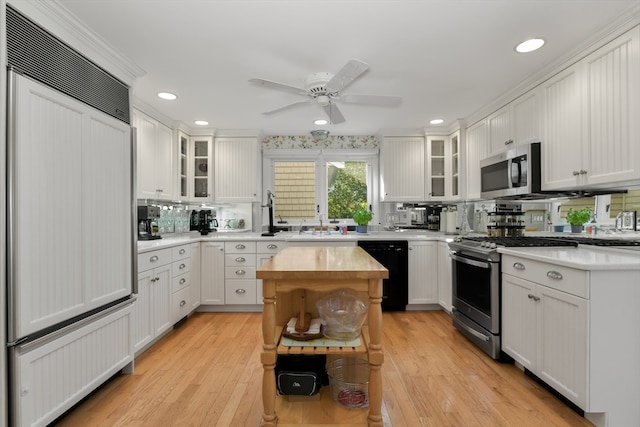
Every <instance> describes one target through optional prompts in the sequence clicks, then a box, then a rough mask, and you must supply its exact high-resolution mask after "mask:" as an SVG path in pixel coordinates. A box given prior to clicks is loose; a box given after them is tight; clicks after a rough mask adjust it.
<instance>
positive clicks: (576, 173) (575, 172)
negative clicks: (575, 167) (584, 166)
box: [572, 171, 580, 176]
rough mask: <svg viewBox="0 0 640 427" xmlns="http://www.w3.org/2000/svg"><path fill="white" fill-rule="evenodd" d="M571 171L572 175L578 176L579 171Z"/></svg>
mask: <svg viewBox="0 0 640 427" xmlns="http://www.w3.org/2000/svg"><path fill="white" fill-rule="evenodd" d="M572 173H573V176H578V175H580V172H578V171H573V172H572Z"/></svg>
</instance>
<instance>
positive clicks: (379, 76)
mask: <svg viewBox="0 0 640 427" xmlns="http://www.w3.org/2000/svg"><path fill="white" fill-rule="evenodd" d="M57 1H58V3H59V4H61V5H62V6H64V7H65V8H67V9H68V10H69V11H70V12H71V13H72V14H74V15H76V16H77V17H78V18H79V19H80V20H81V21H83V22H84V23H85V24H87V25H88V26H89V27H90V28H91V29H92V30H93V31H95V33H96V34H98V35H99V36H100V37H101V38H103V39H104V40H105V41H106V42H108V43H109V44H111V45H112V46H113V47H114V48H115V49H116V50H117V51H119V52H120V53H122V54H123V55H124V56H125V57H127V58H129V59H130V60H131V61H132V62H134V63H135V64H136V65H137V66H139V67H141V68H142V69H143V70H144V71H145V72H146V74H145V75H144V76H142V77H141V78H139V79H138V80H137V81H136V82H135V83H134V85H133V89H134V96H135V97H136V98H137V99H140V100H142V101H143V102H144V103H145V104H147V105H148V106H150V107H152V108H153V109H155V110H156V111H157V112H160V113H161V114H163V115H164V116H166V117H169V118H171V119H173V120H176V121H179V122H183V123H184V124H186V125H187V126H188V127H191V128H195V126H194V125H193V121H194V120H196V119H202V120H207V121H209V123H210V127H212V128H215V129H217V130H230V129H234V130H235V129H249V130H255V131H257V132H259V133H261V134H264V135H303V134H307V133H308V132H309V131H310V130H312V129H315V128H317V126H315V125H314V124H313V123H312V121H313V120H314V119H316V118H323V117H324V112H323V110H322V109H321V108H320V107H319V106H317V105H314V104H310V105H305V106H303V107H300V108H297V109H292V110H288V111H283V112H280V113H277V114H274V115H270V116H264V115H262V114H261V113H262V112H264V111H268V110H272V109H275V108H278V107H281V106H283V105H286V104H289V103H292V102H296V101H300V100H303V99H304V98H303V97H301V96H298V95H295V94H292V93H285V92H279V91H276V90H273V89H269V88H265V87H259V86H255V85H251V84H249V83H248V80H249V79H250V78H252V77H259V78H263V79H267V80H275V81H277V82H281V83H285V84H289V85H292V86H298V87H304V80H305V77H306V76H307V75H308V74H310V73H314V72H324V71H327V72H332V73H336V72H337V71H338V70H339V69H340V68H341V67H342V66H343V65H344V64H345V63H346V62H347V60H349V59H350V58H357V59H360V60H362V61H364V62H367V63H368V64H369V65H370V69H369V70H368V71H367V72H366V73H365V74H364V75H362V76H361V77H360V78H359V79H357V80H356V81H355V82H353V83H352V84H351V85H350V86H349V87H348V88H347V90H345V91H344V92H345V93H347V92H348V93H361V94H362V93H364V94H374V95H395V96H400V97H402V98H403V102H402V104H401V105H400V106H399V107H393V108H383V107H371V106H360V105H346V104H338V105H339V106H340V109H341V111H342V113H343V115H344V116H345V118H346V122H345V123H342V124H338V125H326V126H323V127H322V128H325V129H328V130H329V131H330V132H331V133H332V134H334V135H367V134H376V133H378V132H380V131H381V130H388V129H423V128H424V127H425V126H429V125H428V121H429V120H430V119H432V118H444V119H445V124H444V125H443V127H445V128H446V127H447V126H450V125H451V123H452V122H453V121H455V120H456V119H459V118H463V119H469V118H470V117H473V116H474V114H476V113H477V112H478V111H479V110H480V109H482V108H483V107H485V106H487V105H489V104H491V103H493V102H495V100H496V99H499V98H501V97H503V96H504V95H505V94H506V93H507V92H509V91H511V90H513V89H514V88H515V87H522V85H523V84H524V85H525V86H526V84H527V82H529V83H528V84H530V82H531V81H534V80H535V79H536V78H539V77H540V76H541V73H542V72H544V71H545V70H546V71H548V69H549V67H551V66H556V65H557V64H559V61H564V60H566V59H568V58H569V57H570V56H572V55H575V54H576V53H578V51H579V49H582V48H584V47H586V45H588V44H591V43H593V42H594V41H595V39H596V38H599V37H602V36H603V35H605V33H606V31H608V30H610V29H611V26H612V24H615V23H619V22H620V21H621V19H624V17H625V16H629V14H630V13H633V14H637V10H638V5H640V0H416V1H411V0H393V1H392V0H377V1H376V0H372V1H357V0H290V1H275V0H273V1H269V0H228V1H221V0H57ZM530 37H543V38H544V39H546V41H547V44H546V45H545V46H544V47H543V48H542V49H540V50H539V51H537V52H534V53H531V54H528V55H522V54H517V53H515V52H514V46H515V45H516V44H517V43H518V42H520V41H522V40H524V39H527V38H530ZM159 91H169V92H173V93H175V94H177V95H178V99H177V100H176V101H173V102H168V101H162V100H160V99H158V98H157V97H156V93H157V92H159Z"/></svg>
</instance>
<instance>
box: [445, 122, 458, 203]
mask: <svg viewBox="0 0 640 427" xmlns="http://www.w3.org/2000/svg"><path fill="white" fill-rule="evenodd" d="M447 162H448V166H449V168H448V169H449V173H448V174H447V175H448V178H449V179H450V181H449V197H448V198H449V199H450V200H453V199H459V198H460V131H458V132H456V133H454V134H453V135H451V136H450V137H449V158H448V160H447Z"/></svg>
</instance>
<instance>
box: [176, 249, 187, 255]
mask: <svg viewBox="0 0 640 427" xmlns="http://www.w3.org/2000/svg"><path fill="white" fill-rule="evenodd" d="M186 252H187V251H186V250H184V249H180V251H179V252H178V253H179V254H180V255H184V254H185V253H186Z"/></svg>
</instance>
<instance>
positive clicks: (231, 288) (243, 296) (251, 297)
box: [224, 280, 256, 304]
mask: <svg viewBox="0 0 640 427" xmlns="http://www.w3.org/2000/svg"><path fill="white" fill-rule="evenodd" d="M224 302H225V304H256V281H255V280H227V281H225V284H224Z"/></svg>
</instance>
